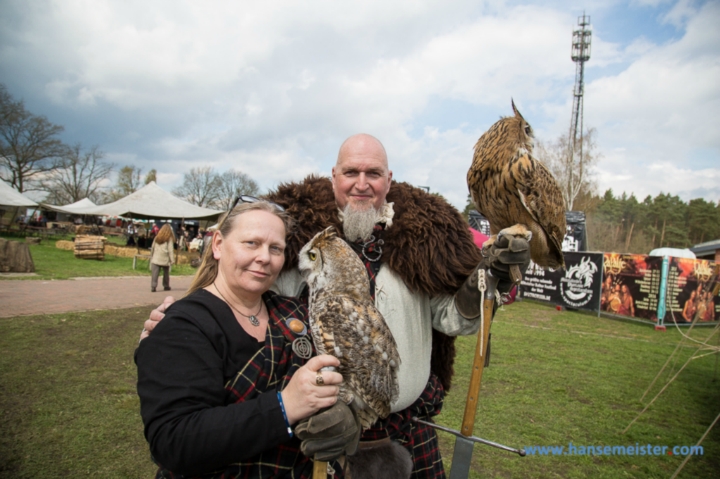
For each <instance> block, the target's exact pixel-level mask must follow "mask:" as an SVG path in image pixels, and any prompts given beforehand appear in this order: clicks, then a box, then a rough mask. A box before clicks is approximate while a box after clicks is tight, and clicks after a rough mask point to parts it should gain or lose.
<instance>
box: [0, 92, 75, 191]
mask: <svg viewBox="0 0 720 479" xmlns="http://www.w3.org/2000/svg"><path fill="white" fill-rule="evenodd" d="M62 131H63V127H62V126H59V125H55V124H53V123H50V121H48V119H47V118H45V117H44V116H36V115H33V114H32V113H30V112H29V111H27V110H26V109H25V105H24V104H23V102H22V101H15V100H13V98H12V96H11V95H10V94H9V93H8V91H7V88H6V87H5V85H1V84H0V178H2V180H3V181H5V182H6V183H9V184H10V185H12V186H13V187H14V188H15V189H16V190H18V191H19V192H21V193H22V192H24V191H28V190H32V189H37V185H36V184H33V180H35V179H37V178H38V177H39V176H42V174H44V173H48V172H50V171H52V170H54V169H55V168H56V167H57V164H58V162H59V160H60V158H61V157H62V156H63V155H64V154H65V152H66V151H67V146H65V145H64V144H63V143H62V142H61V141H60V140H59V139H58V138H57V135H59V134H60V133H61V132H62Z"/></svg>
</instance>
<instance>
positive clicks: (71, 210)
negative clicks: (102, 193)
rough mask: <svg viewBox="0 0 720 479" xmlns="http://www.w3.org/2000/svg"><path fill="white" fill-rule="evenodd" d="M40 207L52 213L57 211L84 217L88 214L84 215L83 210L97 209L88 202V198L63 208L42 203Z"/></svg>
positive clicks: (93, 204)
mask: <svg viewBox="0 0 720 479" xmlns="http://www.w3.org/2000/svg"><path fill="white" fill-rule="evenodd" d="M42 207H43V208H47V209H50V210H54V211H59V212H61V213H67V214H69V215H85V214H88V213H85V210H88V209H92V208H97V205H96V204H95V203H93V202H92V201H90V199H89V198H83V199H82V200H80V201H76V202H75V203H70V204H69V205H65V206H55V205H48V204H45V203H42Z"/></svg>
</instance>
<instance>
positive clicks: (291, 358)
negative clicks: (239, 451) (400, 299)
mask: <svg viewBox="0 0 720 479" xmlns="http://www.w3.org/2000/svg"><path fill="white" fill-rule="evenodd" d="M263 299H264V301H265V304H266V305H267V307H268V312H269V313H270V321H269V324H268V333H267V335H266V338H265V346H264V347H263V348H261V349H260V350H259V351H258V352H257V353H256V354H255V355H254V356H253V358H252V359H251V360H250V361H249V362H248V363H247V364H246V365H245V366H244V367H243V368H242V369H241V370H240V371H238V373H237V374H236V375H235V377H234V378H232V379H231V380H229V381H228V382H227V383H226V384H225V390H226V391H227V398H226V404H233V403H240V402H243V401H246V400H249V399H252V398H254V397H256V396H257V395H258V394H261V393H271V392H274V391H282V390H283V389H284V388H285V386H287V383H288V381H290V378H291V377H292V375H293V374H294V373H295V371H297V370H298V369H299V368H300V367H301V366H302V365H303V364H305V360H304V359H302V358H300V357H299V356H297V355H295V354H293V352H292V342H293V340H294V339H295V338H296V337H297V336H296V335H295V334H294V333H293V332H292V331H290V329H289V328H288V327H287V325H286V324H285V320H287V319H288V318H298V319H300V320H302V321H303V322H305V323H307V317H308V313H307V308H306V307H305V306H303V305H302V303H300V302H298V301H296V300H295V299H291V298H287V297H284V296H279V295H277V294H275V293H273V292H272V291H269V292H267V293H265V294H264V295H263ZM249 433H251V432H249ZM330 465H331V466H332V467H333V468H334V469H335V470H336V471H337V472H336V473H335V474H333V475H332V476H331V477H333V478H341V477H343V476H342V468H341V467H340V466H339V464H337V463H336V462H332V463H331V464H330ZM312 469H313V462H312V461H311V460H310V458H308V457H306V456H305V455H303V454H302V452H300V441H299V440H298V439H297V438H295V437H293V438H292V439H291V440H290V441H288V442H286V443H284V444H281V445H279V446H277V447H275V448H273V449H270V450H268V451H265V452H263V453H262V454H259V455H257V456H255V457H253V458H250V459H248V460H247V461H243V462H240V463H237V464H232V465H230V466H228V467H227V468H226V469H224V470H222V471H216V472H214V473H211V474H206V475H203V476H201V477H202V478H204V479H210V478H212V479H250V478H253V479H255V478H288V479H311V478H312V472H313V471H312ZM181 477H183V476H179V475H177V474H173V473H172V472H170V471H167V470H163V469H161V470H159V471H158V473H157V475H156V478H163V479H170V478H173V479H179V478H181Z"/></svg>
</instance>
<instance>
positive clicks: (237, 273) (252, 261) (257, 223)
mask: <svg viewBox="0 0 720 479" xmlns="http://www.w3.org/2000/svg"><path fill="white" fill-rule="evenodd" d="M233 223H234V224H233V229H232V230H231V231H230V234H229V235H227V236H225V237H223V236H222V235H221V234H220V233H219V232H217V233H215V234H214V235H213V242H212V246H213V255H214V257H215V259H217V260H218V262H219V265H218V266H219V271H218V278H217V281H221V282H224V283H225V286H227V287H229V288H230V289H231V290H232V291H233V292H234V293H235V294H238V295H240V296H242V295H247V294H249V295H251V296H255V295H260V294H262V293H264V292H265V291H267V290H268V289H270V286H272V284H273V283H274V282H275V279H277V277H278V274H280V271H281V270H282V267H283V263H284V262H285V225H284V224H283V222H282V220H281V219H280V218H278V217H277V216H275V215H273V214H272V213H268V212H267V211H259V210H252V211H248V212H246V213H242V214H240V215H238V216H236V217H235V219H234V221H233Z"/></svg>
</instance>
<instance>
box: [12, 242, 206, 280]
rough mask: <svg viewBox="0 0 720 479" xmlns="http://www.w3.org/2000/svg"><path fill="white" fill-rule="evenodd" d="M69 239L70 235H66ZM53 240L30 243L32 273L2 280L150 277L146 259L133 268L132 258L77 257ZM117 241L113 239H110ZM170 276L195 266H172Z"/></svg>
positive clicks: (187, 272)
mask: <svg viewBox="0 0 720 479" xmlns="http://www.w3.org/2000/svg"><path fill="white" fill-rule="evenodd" d="M6 239H8V240H14V241H18V240H19V241H23V240H22V239H19V238H14V237H7V238H6ZM66 239H70V238H66ZM56 241H57V239H43V240H42V242H41V243H40V244H36V245H30V246H29V248H30V255H31V256H32V258H33V262H34V263H35V273H36V274H35V275H32V276H7V277H3V278H4V279H40V280H53V279H68V278H87V277H95V276H150V269H149V268H148V263H147V261H138V263H137V269H133V268H132V261H133V260H132V258H121V257H118V256H110V255H105V259H103V260H102V261H98V260H88V259H78V258H75V255H74V254H73V252H72V251H67V250H62V249H58V248H56V247H55V242H56ZM113 241H114V243H117V242H118V240H117V238H114V239H113ZM172 274H174V275H192V274H195V269H194V268H192V267H191V266H190V265H187V264H184V265H175V266H173V268H172Z"/></svg>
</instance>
